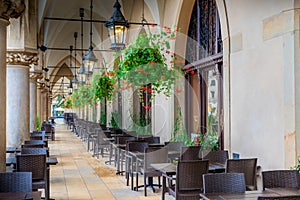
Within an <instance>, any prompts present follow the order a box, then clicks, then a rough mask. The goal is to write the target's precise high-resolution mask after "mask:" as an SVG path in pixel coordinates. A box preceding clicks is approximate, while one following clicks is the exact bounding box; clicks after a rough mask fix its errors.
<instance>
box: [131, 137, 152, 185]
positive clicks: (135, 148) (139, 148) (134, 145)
mask: <svg viewBox="0 0 300 200" xmlns="http://www.w3.org/2000/svg"><path fill="white" fill-rule="evenodd" d="M148 147H149V143H148V142H144V141H128V142H127V143H126V149H125V166H126V167H125V172H126V173H125V174H126V180H127V182H126V185H127V186H128V185H129V175H130V177H131V189H132V190H133V174H134V173H137V169H136V168H135V167H134V165H135V164H136V158H135V157H132V156H131V155H130V154H129V152H141V153H143V152H144V151H145V149H146V148H148ZM136 184H137V183H136Z"/></svg>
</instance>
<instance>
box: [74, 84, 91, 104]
mask: <svg viewBox="0 0 300 200" xmlns="http://www.w3.org/2000/svg"><path fill="white" fill-rule="evenodd" d="M72 101H73V102H74V107H75V108H78V107H81V106H84V105H91V106H93V105H94V104H95V103H96V101H95V98H94V93H93V90H92V86H91V85H89V84H86V85H81V86H80V87H79V88H78V89H77V90H76V91H74V92H73V93H72Z"/></svg>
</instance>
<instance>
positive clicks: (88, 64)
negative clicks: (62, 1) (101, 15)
mask: <svg viewBox="0 0 300 200" xmlns="http://www.w3.org/2000/svg"><path fill="white" fill-rule="evenodd" d="M90 17H91V19H90V47H89V51H88V52H87V54H85V56H84V58H83V64H84V67H85V69H87V70H88V73H89V75H90V76H91V75H92V74H93V69H94V67H95V65H96V62H97V61H98V59H97V58H96V56H95V54H94V52H93V0H91V16H90Z"/></svg>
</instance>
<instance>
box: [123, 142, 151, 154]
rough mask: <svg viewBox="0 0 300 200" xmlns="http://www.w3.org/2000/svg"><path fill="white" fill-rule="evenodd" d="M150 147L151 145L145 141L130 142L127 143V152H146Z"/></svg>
mask: <svg viewBox="0 0 300 200" xmlns="http://www.w3.org/2000/svg"><path fill="white" fill-rule="evenodd" d="M148 147H149V143H148V142H143V141H128V142H127V143H126V151H131V152H144V151H145V149H146V148H148Z"/></svg>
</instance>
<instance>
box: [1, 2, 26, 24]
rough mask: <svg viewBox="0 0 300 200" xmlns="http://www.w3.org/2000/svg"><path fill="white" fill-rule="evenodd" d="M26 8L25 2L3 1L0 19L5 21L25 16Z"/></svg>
mask: <svg viewBox="0 0 300 200" xmlns="http://www.w3.org/2000/svg"><path fill="white" fill-rule="evenodd" d="M25 8H26V6H25V0H1V1H0V18H2V19H5V20H9V19H10V18H18V17H20V16H21V15H22V14H23V12H24V11H25Z"/></svg>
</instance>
